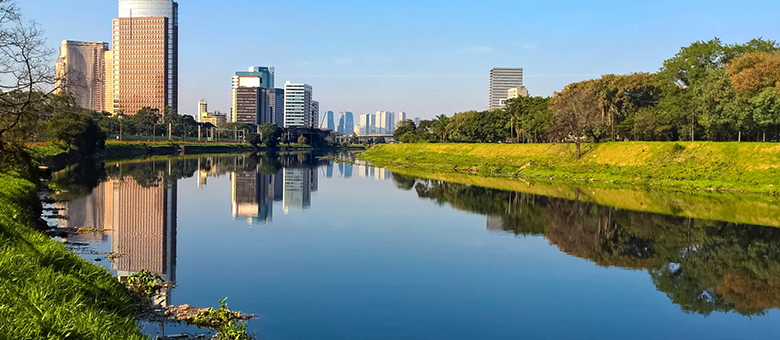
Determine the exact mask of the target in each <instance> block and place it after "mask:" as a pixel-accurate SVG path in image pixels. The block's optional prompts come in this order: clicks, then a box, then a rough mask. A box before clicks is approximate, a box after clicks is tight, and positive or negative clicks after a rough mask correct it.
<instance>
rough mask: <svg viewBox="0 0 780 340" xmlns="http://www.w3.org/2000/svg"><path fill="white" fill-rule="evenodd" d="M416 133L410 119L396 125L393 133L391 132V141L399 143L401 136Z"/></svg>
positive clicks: (415, 128)
mask: <svg viewBox="0 0 780 340" xmlns="http://www.w3.org/2000/svg"><path fill="white" fill-rule="evenodd" d="M416 131H417V126H415V125H414V121H412V120H411V119H407V120H402V121H401V122H400V123H398V126H397V127H396V128H395V131H393V139H395V140H397V141H400V140H401V136H403V135H405V134H407V133H409V132H411V133H415V132H416Z"/></svg>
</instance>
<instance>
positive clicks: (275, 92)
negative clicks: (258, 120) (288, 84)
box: [260, 88, 284, 126]
mask: <svg viewBox="0 0 780 340" xmlns="http://www.w3.org/2000/svg"><path fill="white" fill-rule="evenodd" d="M261 92H262V93H263V97H264V99H263V104H265V106H264V109H262V110H260V114H261V116H268V117H270V119H271V120H270V121H269V122H268V123H274V124H276V125H279V126H284V89H275V88H270V89H262V90H261Z"/></svg>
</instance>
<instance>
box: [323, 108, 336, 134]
mask: <svg viewBox="0 0 780 340" xmlns="http://www.w3.org/2000/svg"><path fill="white" fill-rule="evenodd" d="M323 127H324V128H326V129H328V130H331V131H335V130H336V124H335V121H334V117H333V111H327V112H325V125H324V126H323Z"/></svg>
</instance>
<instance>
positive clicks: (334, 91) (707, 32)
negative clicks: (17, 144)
mask: <svg viewBox="0 0 780 340" xmlns="http://www.w3.org/2000/svg"><path fill="white" fill-rule="evenodd" d="M701 3H702V2H687V3H684V4H676V6H677V10H676V11H674V12H668V11H663V10H662V8H663V7H664V6H662V5H659V4H631V5H628V6H622V8H615V6H610V5H609V4H608V3H596V4H584V3H583V4H580V3H568V2H566V3H563V4H566V6H561V4H562V2H553V3H544V4H531V5H521V4H508V5H506V6H505V10H504V11H502V13H498V14H496V13H495V12H493V11H491V12H490V15H488V12H487V11H488V9H489V8H491V6H483V5H477V4H460V5H457V6H446V5H444V4H443V3H439V2H434V3H429V4H425V5H417V6H414V7H413V8H414V9H415V10H414V11H412V12H410V13H407V12H408V11H407V9H408V8H410V6H413V5H412V3H410V2H406V1H400V2H397V3H393V4H360V5H358V4H355V3H339V4H332V5H331V6H324V5H322V4H318V3H314V2H303V3H296V4H273V5H270V6H266V7H265V8H263V10H267V11H273V12H274V13H275V15H273V16H271V22H269V23H267V24H268V25H270V26H276V27H282V25H283V22H284V21H285V20H286V19H288V18H290V17H291V15H293V13H297V14H300V15H301V16H302V20H303V22H307V24H306V25H304V27H300V28H293V29H291V30H290V31H288V32H286V34H285V35H283V36H269V37H266V38H267V40H266V41H264V43H263V44H259V45H258V46H245V45H243V44H242V42H241V40H242V39H245V38H246V37H245V36H241V35H239V34H234V32H240V31H242V29H244V28H246V26H247V25H249V22H248V21H242V20H234V19H241V18H244V17H248V16H250V14H249V13H252V12H254V11H253V9H259V8H260V7H261V6H262V5H260V4H256V3H254V2H250V1H234V2H230V3H219V4H216V3H210V2H205V1H197V0H192V1H188V2H187V3H184V4H182V6H181V8H180V19H181V20H180V21H181V22H180V26H181V30H180V33H181V34H180V37H179V40H180V52H179V55H180V65H179V69H180V80H179V83H180V91H179V101H180V102H182V103H187V105H181V106H180V107H179V109H180V112H181V113H182V114H191V115H195V114H197V113H196V112H193V111H194V107H192V105H191V104H189V103H194V102H195V101H197V100H198V99H200V98H208V99H209V101H210V103H211V105H212V107H213V108H214V109H215V110H218V111H222V112H227V111H229V107H230V93H229V91H230V90H229V89H225V88H222V86H221V85H222V84H223V80H222V79H224V76H225V75H226V74H231V73H232V72H233V71H235V69H240V68H241V67H242V65H252V64H263V65H274V66H276V67H277V75H276V77H277V78H279V79H280V80H290V81H293V82H306V83H309V84H312V85H313V86H314V87H316V88H317V89H318V96H319V97H318V100H319V101H320V103H321V104H320V105H321V108H322V109H323V110H332V111H334V112H336V111H346V110H350V111H352V112H373V111H375V110H377V109H381V108H394V109H395V110H397V111H405V112H411V114H412V115H414V116H421V117H423V118H431V117H433V116H435V115H437V114H442V113H443V114H447V115H451V114H452V113H454V112H460V111H466V110H471V109H474V110H483V109H486V107H485V102H486V101H485V93H486V92H487V87H488V79H487V74H486V73H487V71H488V70H489V69H490V68H492V67H498V66H518V67H520V66H522V67H524V68H525V69H526V75H525V78H526V79H525V85H526V86H527V87H528V88H529V89H530V91H531V92H532V93H533V94H534V95H551V94H552V93H553V92H554V91H557V90H560V89H562V88H563V86H565V85H566V84H568V83H571V82H574V81H579V80H583V79H588V78H594V77H598V76H600V75H601V74H608V73H616V74H623V73H629V72H632V71H645V72H654V71H657V70H658V68H659V67H661V65H662V62H663V60H664V59H666V58H667V57H668V56H669V55H673V54H674V53H676V52H677V51H678V50H679V48H680V46H687V45H688V44H690V43H691V42H693V41H697V40H708V39H711V38H713V37H716V36H717V37H719V38H721V39H722V40H723V41H724V42H728V43H734V42H743V41H747V40H750V39H751V38H754V37H760V36H763V37H764V38H766V39H777V36H776V35H777V33H776V30H775V29H774V28H773V27H772V24H771V23H772V22H773V21H772V20H771V14H770V13H773V12H774V11H773V10H774V9H778V4H774V3H764V2H762V3H761V5H762V6H763V8H765V9H766V10H764V11H761V12H760V13H753V12H754V11H751V10H750V8H751V6H740V7H739V8H732V6H720V5H718V3H708V4H710V5H708V6H701ZM757 4H758V3H757V2H756V5H757ZM20 7H21V9H22V12H23V13H24V14H25V15H26V16H27V17H28V18H31V19H34V20H36V21H38V22H39V23H40V24H41V27H42V28H43V29H44V30H45V32H46V37H47V39H48V46H50V47H51V48H56V47H57V46H58V45H59V44H60V42H61V41H62V40H66V39H70V40H78V41H111V32H110V29H107V27H109V26H110V20H111V18H113V17H115V16H116V2H114V1H98V0H81V1H77V3H76V4H74V6H71V7H72V8H64V12H61V11H56V12H52V11H51V8H59V7H62V6H61V4H60V3H59V2H55V1H54V0H40V1H35V2H27V3H21V4H20ZM562 7H565V9H561V8H562ZM692 11H705V12H706V13H705V14H706V15H701V16H698V17H696V18H694V19H693V20H691V19H689V18H688V16H686V15H685V13H686V12H692ZM237 13H238V14H237ZM402 13H403V15H401V14H402ZM638 13H643V14H646V15H643V16H638V15H635V14H638ZM397 15H398V16H400V18H401V19H400V22H399V23H400V24H401V25H399V26H400V28H397V29H387V28H381V27H372V25H370V24H368V23H369V22H372V20H373V19H377V18H380V17H388V16H390V17H393V16H397ZM236 16H237V17H238V18H235V17H236ZM607 16H609V17H612V18H615V20H603V18H604V17H607ZM520 18H522V23H523V24H522V28H519V27H518V25H517V24H515V22H517V20H518V19H520ZM70 20H77V21H78V22H79V25H72V24H69V21H70ZM223 20H227V21H231V22H236V23H237V25H238V26H239V27H236V28H234V29H231V30H230V32H228V30H227V29H218V28H217V27H218V26H216V22H219V21H223ZM333 20H338V21H342V22H345V23H347V24H346V25H341V26H343V27H338V25H336V26H333V25H327V24H325V22H326V21H333ZM464 21H470V22H472V23H473V25H469V26H468V27H465V26H463V25H462V22H464ZM209 22H212V23H213V24H205V25H204V24H201V23H209ZM726 22H728V25H727V24H725V23H726ZM313 27H318V28H319V27H322V28H323V29H315V30H312V28H313ZM344 27H350V28H349V29H346V28H344ZM513 30H519V32H521V33H520V34H517V35H516V36H517V38H512V37H513V35H512V34H511V32H512V31H513ZM494 31H504V32H506V34H500V35H496V34H490V32H494ZM584 32H589V33H584ZM773 35H774V36H773ZM304 36H306V38H305V39H304V38H303V37H304ZM356 41H357V42H359V43H356ZM203 46H209V48H210V49H213V50H215V51H224V50H230V49H231V48H235V47H237V46H241V47H242V53H240V54H238V55H235V56H230V55H226V54H224V53H204V52H203V50H202V47H203ZM331 46H332V47H331ZM311 50H318V51H324V52H323V53H316V54H311V53H306V52H307V51H311ZM258 56H262V57H258ZM53 62H54V61H53V60H52V63H53ZM377 93H381V94H383V95H381V96H377V95H376V94H377Z"/></svg>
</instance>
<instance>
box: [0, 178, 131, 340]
mask: <svg viewBox="0 0 780 340" xmlns="http://www.w3.org/2000/svg"><path fill="white" fill-rule="evenodd" d="M32 177H33V176H28V175H27V174H24V173H12V172H5V173H2V174H0V320H2V322H0V335H2V336H0V337H2V338H7V339H145V337H144V336H142V335H141V334H140V333H139V331H138V326H137V324H136V318H135V307H134V304H133V303H132V297H131V295H130V293H128V291H127V290H126V289H125V288H124V286H122V285H121V284H120V283H119V282H117V280H116V279H115V278H114V277H112V276H111V274H110V273H109V272H108V271H106V270H105V269H104V268H102V267H100V266H98V265H95V264H92V263H89V262H87V261H85V260H83V259H81V258H80V257H78V256H77V255H76V254H74V253H72V252H70V251H68V249H66V248H65V246H64V245H63V244H61V243H59V242H56V241H54V240H51V239H50V238H48V237H47V236H45V235H43V234H42V233H40V232H38V231H37V230H36V226H37V225H38V224H39V223H40V221H39V215H38V214H39V211H38V210H39V209H38V208H36V207H38V206H39V203H38V200H37V196H36V186H35V184H34V183H33V178H32Z"/></svg>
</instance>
